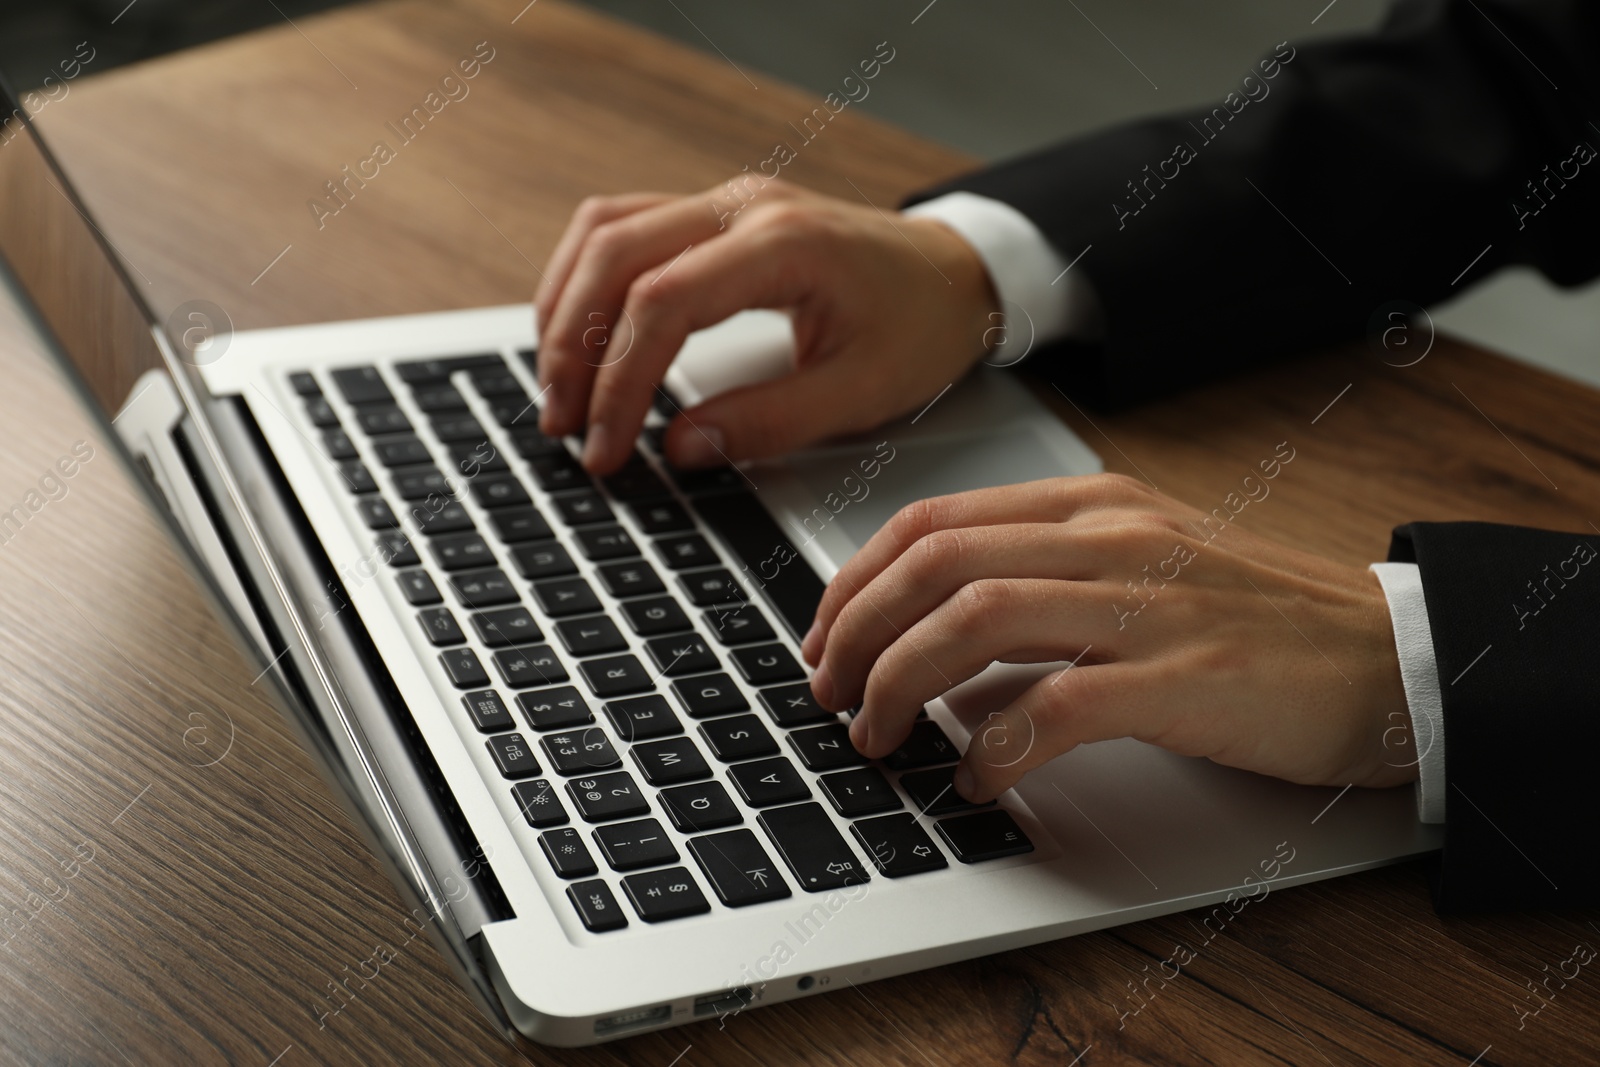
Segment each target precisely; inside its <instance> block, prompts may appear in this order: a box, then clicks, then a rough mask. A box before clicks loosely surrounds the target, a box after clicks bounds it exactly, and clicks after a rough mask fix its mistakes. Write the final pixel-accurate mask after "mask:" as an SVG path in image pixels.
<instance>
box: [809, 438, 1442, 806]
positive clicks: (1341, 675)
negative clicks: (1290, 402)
mask: <svg viewBox="0 0 1600 1067" xmlns="http://www.w3.org/2000/svg"><path fill="white" fill-rule="evenodd" d="M1283 447H1284V446H1279V448H1280V451H1279V453H1278V459H1281V460H1285V461H1287V460H1288V459H1292V458H1293V452H1292V451H1290V452H1289V453H1288V454H1287V457H1286V456H1285V454H1284V453H1283V451H1282V449H1283ZM1279 469H1281V465H1279V464H1278V463H1277V461H1276V460H1274V461H1272V466H1270V467H1269V466H1268V465H1267V462H1266V461H1263V464H1262V470H1263V473H1264V474H1265V472H1266V471H1268V470H1271V471H1273V472H1276V471H1277V470H1279ZM1265 476H1266V477H1272V476H1274V475H1273V474H1265ZM1252 483H1254V484H1257V485H1258V486H1260V485H1264V484H1265V483H1264V482H1261V481H1260V480H1259V479H1256V478H1253V477H1252V478H1246V479H1245V489H1246V491H1247V492H1251V491H1252V490H1250V485H1251V484H1252ZM1263 498H1264V497H1263ZM1240 499H1242V498H1240ZM1219 513H1220V514H1221V515H1224V516H1229V511H1228V510H1227V509H1226V508H1222V507H1219V508H1218V509H1216V511H1214V512H1212V513H1209V514H1208V513H1205V512H1201V511H1197V510H1195V509H1193V508H1190V507H1188V506H1187V505H1184V504H1180V503H1178V502H1177V501H1175V500H1172V499H1170V498H1168V497H1165V496H1162V495H1161V494H1160V493H1158V492H1156V491H1155V490H1153V489H1151V488H1150V487H1149V486H1147V485H1145V484H1144V483H1143V482H1140V481H1137V480H1135V479H1132V478H1127V477H1124V476H1122V475H1096V476H1093V477H1085V478H1058V479H1049V480H1045V481H1038V482H1028V483H1023V484H1020V485H1012V486H1005V487H1001V488H996V489H983V490H979V491H976V492H971V493H961V494H957V495H954V496H947V497H940V498H936V499H932V500H925V501H922V502H920V503H918V504H915V505H912V506H911V507H908V508H906V509H905V510H903V511H901V512H900V513H899V514H898V515H896V516H895V518H894V519H893V520H891V521H890V523H889V524H888V525H887V526H885V527H884V528H883V529H882V530H881V531H879V533H878V534H877V535H876V536H874V537H873V538H872V539H871V540H870V541H869V542H867V544H866V545H865V546H864V547H863V548H862V549H861V551H860V552H859V553H857V554H856V556H855V557H854V558H853V559H852V560H851V561H850V562H849V563H848V564H846V565H845V566H844V567H843V568H842V569H841V570H840V571H839V574H838V575H837V576H836V577H835V578H834V580H833V582H832V583H831V584H830V585H829V586H828V590H827V592H826V593H825V594H824V596H823V599H822V604H821V606H820V607H819V608H818V609H817V621H816V624H815V626H814V627H813V628H812V630H811V632H810V633H809V634H807V636H806V638H805V640H804V642H803V643H802V645H801V652H802V655H803V656H804V657H805V658H806V660H807V661H809V662H810V663H812V664H813V665H815V666H816V667H817V671H816V674H815V675H814V676H813V678H812V682H811V684H812V689H813V690H814V691H815V695H816V697H817V700H818V701H819V703H821V705H822V706H823V707H825V708H830V709H833V708H844V707H849V706H852V705H854V704H857V703H860V704H861V711H860V714H858V715H857V716H856V719H855V721H854V722H853V723H852V724H851V729H850V736H851V739H852V740H853V741H854V742H855V744H856V745H857V747H858V748H859V749H860V750H861V752H862V753H864V754H865V755H867V756H869V757H873V758H881V757H884V756H887V755H888V754H889V753H891V752H892V751H894V750H895V749H896V748H897V747H900V746H902V743H903V742H905V741H906V739H907V737H908V736H909V735H910V734H911V733H912V730H913V726H914V724H915V721H916V719H917V714H918V711H919V710H920V709H921V708H922V706H923V704H925V703H926V702H927V701H930V700H932V699H934V698H935V697H938V696H939V695H941V694H943V693H944V692H945V691H946V690H948V689H949V688H951V687H952V686H953V685H956V684H958V683H960V682H963V681H965V680H967V679H968V678H971V677H973V676H974V675H976V674H977V673H978V672H979V671H981V670H983V669H984V668H985V667H987V666H988V665H989V664H990V663H992V662H994V661H996V660H998V661H1001V662H1010V663H1048V662H1052V661H1056V660H1066V661H1071V662H1074V663H1075V664H1076V665H1075V666H1073V667H1070V668H1067V669H1065V670H1062V671H1060V672H1056V673H1054V674H1051V675H1050V676H1048V677H1046V678H1044V679H1043V680H1041V681H1040V682H1038V683H1037V684H1035V685H1034V686H1033V687H1032V688H1030V689H1029V690H1028V691H1027V692H1025V693H1024V694H1023V695H1022V696H1021V697H1019V698H1018V699H1017V700H1016V701H1015V702H1013V703H1012V704H1011V705H1010V706H1009V707H1007V708H1005V709H1004V710H1003V711H1000V712H998V713H996V714H995V715H994V716H992V717H991V719H990V720H989V721H988V722H986V723H978V724H976V728H975V729H974V731H973V737H972V743H971V745H970V746H969V748H968V750H967V753H966V755H965V756H964V757H963V759H962V763H961V767H960V770H959V771H958V772H957V774H956V776H955V780H954V786H955V789H956V791H957V792H958V793H960V794H961V795H962V796H964V797H966V798H967V799H968V800H971V801H974V802H982V801H985V800H988V799H991V798H993V797H996V796H998V795H999V794H1000V793H1002V792H1004V791H1005V790H1006V789H1008V788H1010V787H1011V786H1012V785H1014V784H1015V783H1016V782H1017V781H1018V780H1019V779H1020V778H1022V776H1023V775H1024V774H1025V773H1026V772H1027V771H1029V770H1031V769H1033V768H1034V767H1037V766H1039V765H1040V764H1043V763H1045V762H1046V761H1048V760H1050V759H1052V758H1053V757H1055V756H1058V755H1060V754H1061V753H1063V752H1066V751H1069V750H1070V749H1072V748H1074V747H1076V746H1077V745H1079V744H1083V743H1086V742H1090V741H1103V740H1110V739H1113V738H1121V737H1135V738H1138V739H1140V740H1142V741H1147V742H1150V743H1152V744H1156V745H1160V746H1162V747H1163V748H1167V749H1169V750H1171V751H1174V752H1178V753H1182V754H1184V755H1190V756H1207V757H1210V758H1211V759H1213V760H1215V761H1216V762H1218V763H1222V764H1225V765H1227V766H1231V767H1241V768H1244V769H1246V770H1251V771H1256V772H1258V773H1261V774H1270V775H1273V776H1276V777H1279V778H1286V779H1288V780H1290V781H1293V782H1299V783H1302V784H1309V785H1346V784H1349V783H1354V784H1356V785H1362V786H1375V787H1381V786H1390V785H1397V784H1399V783H1401V782H1405V781H1409V780H1411V779H1414V778H1415V777H1416V775H1417V769H1416V761H1415V760H1414V759H1412V758H1410V754H1409V753H1406V752H1402V751H1400V749H1401V747H1406V748H1409V747H1410V745H1411V741H1410V739H1411V737H1412V733H1411V731H1410V730H1409V729H1404V730H1401V729H1396V727H1402V726H1408V725H1409V722H1410V719H1409V713H1408V711H1407V705H1406V697H1405V691H1404V689H1403V687H1402V685H1401V680H1400V668H1399V663H1398V660H1397V653H1396V650H1395V639H1394V631H1393V628H1392V624H1391V622H1390V618H1389V612H1388V608H1387V602H1386V600H1385V597H1384V593H1383V590H1382V588H1381V587H1380V586H1379V584H1378V581H1377V578H1376V576H1375V575H1373V574H1372V573H1371V572H1370V571H1368V570H1366V569H1365V568H1358V567H1350V566H1347V565H1344V564H1338V563H1334V562H1332V561H1330V560H1326V559H1321V558H1319V557H1316V556H1312V555H1309V554H1307V553H1304V552H1299V551H1296V550H1294V549H1290V548H1286V547H1284V546H1282V545H1279V544H1277V543H1275V542H1272V541H1269V540H1267V539H1265V538H1262V537H1258V536H1256V535H1255V534H1252V533H1250V532H1248V531H1246V530H1243V529H1240V528H1237V527H1235V526H1233V525H1232V524H1231V523H1224V522H1223V521H1222V520H1220V519H1218V518H1217V517H1215V516H1216V515H1217V514H1219ZM1230 517H1231V516H1230ZM1398 733H1403V734H1404V735H1405V741H1404V744H1403V746H1402V745H1397V744H1395V743H1394V741H1393V735H1395V734H1398ZM906 777H907V778H909V777H910V776H909V775H908V776H906ZM902 784H905V782H904V781H903V782H902ZM908 788H909V787H908Z"/></svg>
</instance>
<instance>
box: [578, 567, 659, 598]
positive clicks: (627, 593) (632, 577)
mask: <svg viewBox="0 0 1600 1067" xmlns="http://www.w3.org/2000/svg"><path fill="white" fill-rule="evenodd" d="M595 571H596V572H597V573H598V574H599V575H600V584H601V585H603V586H604V587H605V590H606V592H608V593H610V594H611V595H612V596H614V597H618V598H626V597H631V596H650V595H651V594H653V593H662V592H665V591H666V586H664V585H662V584H661V579H660V578H659V577H657V576H656V572H655V568H654V567H652V566H650V564H648V563H646V562H645V561H644V560H642V559H630V560H625V561H623V562H620V563H604V564H601V565H600V566H599V567H596V568H595Z"/></svg>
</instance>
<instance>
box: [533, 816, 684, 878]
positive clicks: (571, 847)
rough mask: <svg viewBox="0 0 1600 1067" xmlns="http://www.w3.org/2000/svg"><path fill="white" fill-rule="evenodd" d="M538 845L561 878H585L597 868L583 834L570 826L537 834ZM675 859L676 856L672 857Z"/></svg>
mask: <svg viewBox="0 0 1600 1067" xmlns="http://www.w3.org/2000/svg"><path fill="white" fill-rule="evenodd" d="M539 847H540V848H541V849H543V850H544V857H545V859H547V860H549V861H550V866H551V867H553V868H554V869H555V872H556V874H557V875H559V876H560V877H562V878H587V877H589V876H590V875H591V874H594V873H595V871H596V870H597V869H598V868H596V867H595V865H594V859H593V858H592V857H591V856H590V855H589V849H588V846H586V845H585V844H584V843H583V835H582V834H581V833H579V832H578V831H577V830H575V829H574V828H572V827H571V826H563V827H561V828H560V829H559V830H546V831H545V832H544V833H542V834H540V835H539ZM673 858H674V859H676V858H677V857H673Z"/></svg>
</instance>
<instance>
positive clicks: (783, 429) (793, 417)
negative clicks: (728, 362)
mask: <svg viewBox="0 0 1600 1067" xmlns="http://www.w3.org/2000/svg"><path fill="white" fill-rule="evenodd" d="M860 378H861V369H860V365H859V362H858V361H856V360H853V359H851V358H850V354H849V353H848V352H841V353H839V354H837V355H835V356H834V357H833V358H831V359H826V360H820V361H818V362H815V363H811V364H807V365H804V366H801V367H799V368H798V369H796V370H795V371H793V372H792V373H789V374H785V375H783V376H781V377H778V378H774V379H772V380H770V381H765V382H758V383H756V384H754V385H747V386H742V387H740V388H738V389H730V390H729V391H727V392H726V393H721V394H718V395H717V396H714V397H712V398H711V399H710V400H707V401H705V402H704V403H702V404H699V405H696V406H695V407H693V408H690V409H689V410H688V411H686V412H684V413H683V414H682V415H680V416H678V418H677V419H675V420H674V421H673V423H672V426H671V427H670V428H669V429H668V430H667V439H666V448H667V458H668V459H670V460H671V461H672V463H673V465H674V466H678V467H705V466H711V465H714V464H717V463H729V462H734V461H737V460H745V459H765V458H767V457H769V456H777V455H781V454H783V453H785V452H790V451H793V450H794V449H796V448H800V447H802V446H804V445H808V444H811V443H812V442H814V441H819V440H822V439H823V438H825V437H831V436H834V435H836V434H841V433H847V432H849V431H852V430H860V429H865V428H866V427H868V426H871V425H874V424H875V423H878V422H881V421H882V419H883V416H884V414H885V413H886V409H885V407H884V405H883V404H882V403H881V402H880V401H879V398H876V397H873V396H871V395H869V394H868V393H866V392H865V391H864V390H863V389H862V388H861V383H860Z"/></svg>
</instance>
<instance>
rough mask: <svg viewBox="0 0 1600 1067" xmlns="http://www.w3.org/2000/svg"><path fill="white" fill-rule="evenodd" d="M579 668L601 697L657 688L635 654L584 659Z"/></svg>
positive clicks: (624, 694) (625, 694)
mask: <svg viewBox="0 0 1600 1067" xmlns="http://www.w3.org/2000/svg"><path fill="white" fill-rule="evenodd" d="M578 670H579V671H581V672H582V673H583V677H584V678H585V679H586V680H587V681H588V683H589V688H590V689H592V690H594V695H595V696H597V697H601V698H608V697H620V696H627V695H628V694H630V693H643V692H645V691H647V690H650V689H654V688H655V682H654V681H652V680H651V678H650V672H648V671H646V670H645V669H644V666H643V665H642V664H640V662H639V661H638V660H637V659H636V658H634V657H633V656H611V657H610V658H608V659H590V660H584V661H583V662H582V663H580V664H578Z"/></svg>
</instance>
